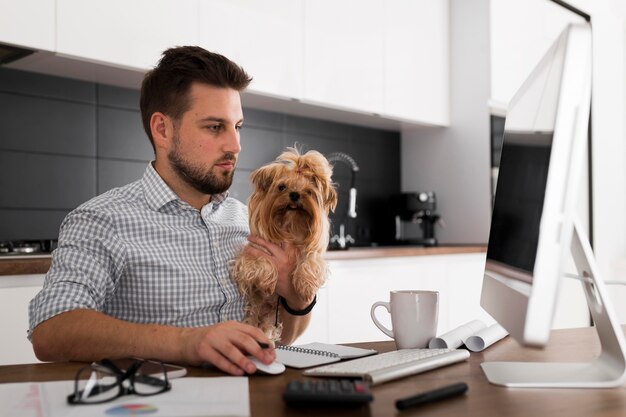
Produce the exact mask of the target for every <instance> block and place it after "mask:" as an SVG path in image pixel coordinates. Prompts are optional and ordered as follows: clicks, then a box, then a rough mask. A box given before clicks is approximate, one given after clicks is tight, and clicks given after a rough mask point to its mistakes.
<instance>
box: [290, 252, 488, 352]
mask: <svg viewBox="0 0 626 417" xmlns="http://www.w3.org/2000/svg"><path fill="white" fill-rule="evenodd" d="M329 265H330V269H331V276H330V278H329V279H328V282H327V283H326V285H325V286H324V288H322V290H321V291H320V293H319V295H318V305H316V307H315V309H314V310H313V316H312V317H311V323H310V325H309V328H308V329H307V330H306V332H305V333H304V334H303V335H302V336H301V337H300V338H299V339H298V340H297V341H296V344H301V343H308V342H313V341H317V342H326V343H350V342H361V341H363V342H364V341H376V340H386V339H389V338H388V337H387V336H386V335H384V334H383V333H382V332H381V331H380V330H379V329H378V328H377V327H376V326H375V325H374V324H373V322H372V320H371V318H370V308H371V306H372V304H374V302H376V301H389V291H392V290H434V291H439V320H438V331H437V333H438V334H442V333H444V332H447V331H449V330H451V329H453V328H455V327H457V326H460V325H461V324H464V323H466V322H468V321H470V320H474V319H478V320H482V321H484V322H485V323H487V324H490V323H492V322H493V319H492V318H491V316H489V315H488V314H487V313H486V312H485V311H484V310H483V309H482V308H481V307H480V290H481V286H482V276H483V269H484V265H485V254H484V253H473V254H457V255H434V256H410V257H394V258H382V259H381V258H378V259H362V260H345V261H344V260H342V261H330V262H329ZM377 317H378V318H379V320H380V321H381V322H383V323H384V324H385V325H386V326H388V327H391V322H390V317H389V315H388V314H386V313H385V311H384V309H379V310H377Z"/></svg>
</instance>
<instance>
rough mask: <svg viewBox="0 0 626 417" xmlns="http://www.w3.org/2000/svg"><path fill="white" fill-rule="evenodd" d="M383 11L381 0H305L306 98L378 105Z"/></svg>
mask: <svg viewBox="0 0 626 417" xmlns="http://www.w3.org/2000/svg"><path fill="white" fill-rule="evenodd" d="M382 12H383V1H382V0H345V1H340V2H337V1H333V0H305V1H304V96H303V99H304V100H305V101H307V102H313V103H321V104H323V105H326V106H331V107H337V108H342V109H351V110H356V111H360V112H366V113H377V114H380V113H381V112H382V111H383V98H384V91H383V89H384V25H383V24H382V21H381V16H382Z"/></svg>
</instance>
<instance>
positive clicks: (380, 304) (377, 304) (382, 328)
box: [370, 301, 393, 338]
mask: <svg viewBox="0 0 626 417" xmlns="http://www.w3.org/2000/svg"><path fill="white" fill-rule="evenodd" d="M376 307H385V308H386V309H387V312H388V313H389V314H391V309H390V306H389V303H387V302H384V301H376V302H375V303H374V304H373V305H372V309H371V310H370V315H371V316H372V320H373V321H374V324H375V325H376V327H378V328H379V329H380V331H381V332H383V333H385V334H386V335H387V336H389V337H391V338H393V331H391V330H389V329H388V328H386V327H385V326H384V325H383V324H382V323H381V322H379V321H378V319H377V318H376V314H375V310H376Z"/></svg>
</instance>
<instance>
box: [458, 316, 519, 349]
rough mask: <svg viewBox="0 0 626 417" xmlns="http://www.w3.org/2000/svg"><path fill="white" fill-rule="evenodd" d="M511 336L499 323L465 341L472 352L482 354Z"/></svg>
mask: <svg viewBox="0 0 626 417" xmlns="http://www.w3.org/2000/svg"><path fill="white" fill-rule="evenodd" d="M508 335H509V332H507V331H506V330H505V329H504V327H502V326H500V325H499V324H498V323H495V324H492V325H491V326H489V327H487V328H485V329H482V330H480V331H479V332H478V333H476V334H475V335H472V336H470V337H468V338H467V339H466V340H465V346H466V347H467V348H468V349H469V350H471V351H472V352H480V351H482V350H485V349H486V348H488V347H489V346H491V345H493V344H494V343H496V342H497V341H498V340H501V339H503V338H505V337H506V336H508Z"/></svg>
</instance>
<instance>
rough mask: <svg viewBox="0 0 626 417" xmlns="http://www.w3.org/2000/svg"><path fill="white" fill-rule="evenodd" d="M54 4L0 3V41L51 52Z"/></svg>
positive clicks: (33, 0) (38, 0)
mask: <svg viewBox="0 0 626 417" xmlns="http://www.w3.org/2000/svg"><path fill="white" fill-rule="evenodd" d="M54 3H55V2H54V0H20V1H15V0H0V41H1V42H2V43H8V44H12V45H16V46H24V47H28V48H35V49H42V50H46V51H54V47H55V45H54V31H55V22H54V15H55V14H54V13H55V10H54Z"/></svg>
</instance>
